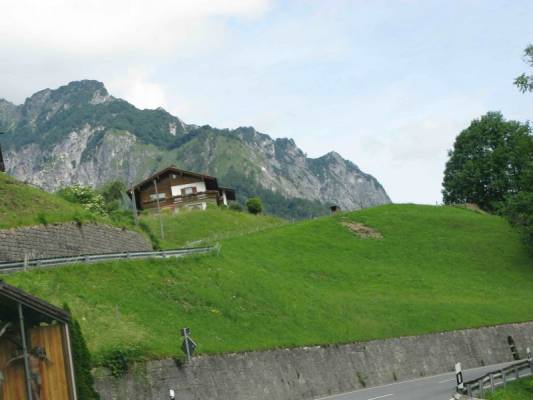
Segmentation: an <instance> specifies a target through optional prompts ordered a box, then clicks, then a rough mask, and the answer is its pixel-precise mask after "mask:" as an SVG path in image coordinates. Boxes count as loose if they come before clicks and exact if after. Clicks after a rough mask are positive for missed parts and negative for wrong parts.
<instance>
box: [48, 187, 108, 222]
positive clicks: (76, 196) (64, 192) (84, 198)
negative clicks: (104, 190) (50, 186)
mask: <svg viewBox="0 0 533 400" xmlns="http://www.w3.org/2000/svg"><path fill="white" fill-rule="evenodd" d="M57 193H58V194H59V195H60V196H61V197H63V198H64V199H65V200H67V201H70V202H71V203H77V204H81V205H82V207H83V208H85V209H86V210H89V211H91V212H93V213H95V214H101V215H103V214H106V211H105V201H104V197H103V196H102V195H101V194H100V193H97V192H96V191H94V190H93V189H91V188H90V187H88V186H81V185H78V184H76V185H72V186H67V187H64V188H62V189H60V190H59V191H58V192H57Z"/></svg>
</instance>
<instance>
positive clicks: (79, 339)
mask: <svg viewBox="0 0 533 400" xmlns="http://www.w3.org/2000/svg"><path fill="white" fill-rule="evenodd" d="M63 308H64V309H65V310H66V311H68V312H69V313H70V308H69V306H68V305H67V304H64V305H63ZM69 333H70V341H71V346H72V359H73V361H74V375H75V378H76V389H77V393H78V399H79V400H98V399H100V396H99V395H98V393H96V391H95V390H94V378H93V376H92V374H91V369H92V361H91V353H89V349H88V348H87V343H86V342H85V339H84V337H83V334H82V332H81V327H80V324H79V323H78V321H77V320H76V319H74V318H72V317H71V319H70V323H69Z"/></svg>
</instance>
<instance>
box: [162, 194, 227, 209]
mask: <svg viewBox="0 0 533 400" xmlns="http://www.w3.org/2000/svg"><path fill="white" fill-rule="evenodd" d="M219 198H220V194H219V193H218V191H216V190H207V191H205V192H200V193H191V194H186V195H182V196H174V197H172V203H173V204H175V205H176V206H178V207H179V206H181V205H183V204H188V203H203V202H209V201H213V202H215V203H218V201H219Z"/></svg>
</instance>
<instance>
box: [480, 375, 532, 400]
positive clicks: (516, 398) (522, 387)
mask: <svg viewBox="0 0 533 400" xmlns="http://www.w3.org/2000/svg"><path fill="white" fill-rule="evenodd" d="M487 399H488V400H531V399H533V378H527V379H521V380H519V381H516V382H512V383H510V384H508V385H507V387H506V388H504V389H499V390H497V391H496V392H494V393H492V394H490V395H489V396H488V397H487Z"/></svg>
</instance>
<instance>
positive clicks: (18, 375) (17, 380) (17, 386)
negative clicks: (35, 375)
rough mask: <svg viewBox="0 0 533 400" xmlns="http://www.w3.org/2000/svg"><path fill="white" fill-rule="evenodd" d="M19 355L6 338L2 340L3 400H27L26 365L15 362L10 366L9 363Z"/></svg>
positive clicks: (1, 395)
mask: <svg viewBox="0 0 533 400" xmlns="http://www.w3.org/2000/svg"><path fill="white" fill-rule="evenodd" d="M16 355H17V347H16V346H15V344H13V343H11V342H10V341H8V340H7V339H6V338H2V339H0V369H1V371H2V373H3V374H4V384H3V387H1V388H0V399H2V400H26V399H27V395H26V380H25V377H24V363H23V362H20V361H15V362H13V363H12V364H10V365H9V366H7V363H8V361H9V360H11V358H13V357H14V356H16Z"/></svg>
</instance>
